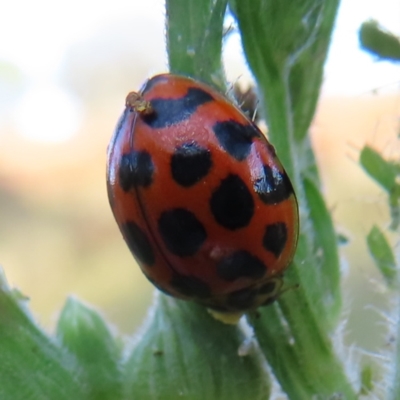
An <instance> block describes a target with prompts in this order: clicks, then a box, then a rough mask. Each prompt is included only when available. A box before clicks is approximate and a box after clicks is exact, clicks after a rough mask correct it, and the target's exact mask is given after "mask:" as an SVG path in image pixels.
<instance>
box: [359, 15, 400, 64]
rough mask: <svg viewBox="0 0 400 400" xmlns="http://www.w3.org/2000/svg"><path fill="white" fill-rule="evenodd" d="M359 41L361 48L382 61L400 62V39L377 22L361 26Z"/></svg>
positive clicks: (367, 22)
mask: <svg viewBox="0 0 400 400" xmlns="http://www.w3.org/2000/svg"><path fill="white" fill-rule="evenodd" d="M359 39H360V44H361V47H362V48H363V49H364V50H365V51H368V52H369V53H371V54H373V55H374V56H376V57H378V59H380V60H388V61H400V39H399V38H398V37H397V36H396V35H394V34H393V33H391V32H389V31H387V30H386V29H384V28H383V27H382V26H380V25H379V23H378V22H377V21H374V20H370V21H366V22H364V23H363V24H362V25H361V28H360V33H359Z"/></svg>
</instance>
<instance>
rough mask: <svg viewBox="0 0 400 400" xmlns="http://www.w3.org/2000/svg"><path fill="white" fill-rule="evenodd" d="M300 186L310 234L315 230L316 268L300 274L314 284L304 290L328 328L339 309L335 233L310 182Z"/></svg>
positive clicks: (319, 196) (330, 220)
mask: <svg viewBox="0 0 400 400" xmlns="http://www.w3.org/2000/svg"><path fill="white" fill-rule="evenodd" d="M304 189H305V194H306V199H307V205H308V209H309V210H310V212H309V219H310V222H311V224H312V229H310V234H311V232H316V234H315V236H314V241H313V242H314V246H315V249H314V251H315V254H316V259H317V262H318V269H316V270H314V271H310V270H308V271H304V274H308V275H309V277H308V279H307V280H306V281H307V282H308V283H310V282H313V283H314V284H313V285H310V287H308V292H309V293H310V294H311V295H312V298H313V299H314V301H316V302H319V303H321V304H320V305H321V306H322V309H321V310H320V312H324V313H325V314H324V319H326V320H327V321H328V329H332V327H333V326H334V325H335V323H336V319H337V317H338V315H339V313H340V309H341V292H340V263H339V254H338V248H337V236H336V232H335V229H334V226H333V223H332V219H331V215H330V213H329V210H328V209H327V208H326V204H325V202H324V199H323V197H322V195H321V193H320V192H319V191H318V188H317V187H316V186H315V184H314V182H312V181H311V180H308V179H305V180H304ZM310 228H311V227H310Z"/></svg>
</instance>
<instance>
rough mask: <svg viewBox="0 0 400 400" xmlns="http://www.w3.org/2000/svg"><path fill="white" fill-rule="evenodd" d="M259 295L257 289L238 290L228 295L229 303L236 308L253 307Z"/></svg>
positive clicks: (246, 308) (245, 308)
mask: <svg viewBox="0 0 400 400" xmlns="http://www.w3.org/2000/svg"><path fill="white" fill-rule="evenodd" d="M256 297H257V290H255V289H254V288H247V289H243V290H238V291H236V292H233V293H231V294H230V295H229V296H228V299H227V303H228V304H229V306H231V307H233V308H235V309H236V310H238V311H240V310H248V309H249V308H252V307H253V305H254V303H255V300H256Z"/></svg>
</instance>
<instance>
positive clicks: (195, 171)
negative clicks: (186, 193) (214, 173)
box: [171, 142, 212, 187]
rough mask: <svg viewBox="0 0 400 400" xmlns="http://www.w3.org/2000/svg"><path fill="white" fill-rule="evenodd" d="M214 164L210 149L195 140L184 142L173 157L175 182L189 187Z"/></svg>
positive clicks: (172, 169) (172, 170)
mask: <svg viewBox="0 0 400 400" xmlns="http://www.w3.org/2000/svg"><path fill="white" fill-rule="evenodd" d="M211 165H212V162H211V154H210V151H209V150H208V149H206V148H204V147H200V146H199V145H198V144H197V143H195V142H190V143H184V144H183V145H182V146H180V147H178V148H177V149H176V150H175V152H174V154H173V155H172V157H171V173H172V177H173V178H174V180H175V182H177V183H178V184H179V185H181V186H185V187H189V186H192V185H194V184H195V183H197V182H198V181H199V180H200V179H201V178H203V177H204V176H206V175H207V173H208V171H209V170H210V168H211Z"/></svg>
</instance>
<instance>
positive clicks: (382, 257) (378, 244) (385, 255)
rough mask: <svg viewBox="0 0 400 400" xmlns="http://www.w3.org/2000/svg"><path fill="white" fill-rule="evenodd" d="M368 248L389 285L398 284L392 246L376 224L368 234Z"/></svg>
mask: <svg viewBox="0 0 400 400" xmlns="http://www.w3.org/2000/svg"><path fill="white" fill-rule="evenodd" d="M367 246H368V250H369V252H370V254H371V256H372V258H373V259H374V261H375V265H376V266H377V267H378V269H379V271H381V273H382V275H383V277H384V278H385V280H386V283H387V284H388V285H389V287H395V286H396V285H397V284H398V270H397V265H396V259H395V256H394V254H393V251H392V247H391V246H390V244H389V242H388V241H387V239H386V237H385V235H384V234H383V233H382V232H381V230H380V229H379V228H378V227H377V226H376V225H374V226H373V227H372V229H371V231H370V232H369V234H368V236H367Z"/></svg>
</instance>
